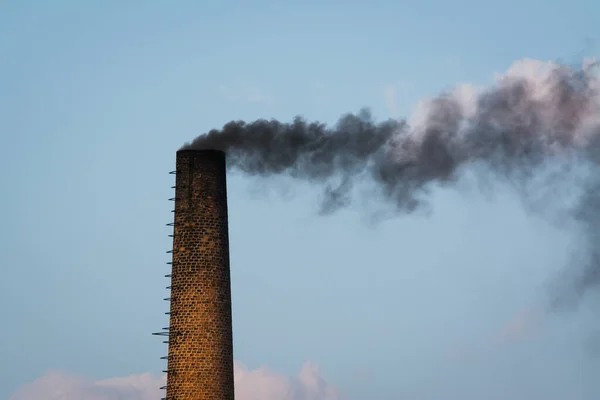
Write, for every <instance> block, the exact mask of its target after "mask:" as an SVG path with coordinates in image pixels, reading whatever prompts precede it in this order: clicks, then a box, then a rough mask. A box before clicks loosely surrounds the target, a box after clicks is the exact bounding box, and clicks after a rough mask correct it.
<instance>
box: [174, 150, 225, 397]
mask: <svg viewBox="0 0 600 400" xmlns="http://www.w3.org/2000/svg"><path fill="white" fill-rule="evenodd" d="M175 186H176V189H175V226H174V233H173V267H172V268H173V269H172V274H171V275H172V276H171V309H170V311H171V316H170V326H169V353H168V374H167V397H166V398H167V399H168V400H234V382H233V335H232V322H231V279H230V272H229V237H228V220H227V188H226V174H225V154H224V153H223V152H220V151H216V150H180V151H178V152H177V173H176V185H175Z"/></svg>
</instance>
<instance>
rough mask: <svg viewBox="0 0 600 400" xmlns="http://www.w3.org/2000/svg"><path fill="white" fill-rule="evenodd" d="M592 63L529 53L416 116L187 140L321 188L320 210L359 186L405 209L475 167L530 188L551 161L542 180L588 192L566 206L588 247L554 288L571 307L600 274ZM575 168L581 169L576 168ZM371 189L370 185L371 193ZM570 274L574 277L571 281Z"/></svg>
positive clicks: (231, 160) (231, 130)
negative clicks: (486, 83) (490, 80)
mask: <svg viewBox="0 0 600 400" xmlns="http://www.w3.org/2000/svg"><path fill="white" fill-rule="evenodd" d="M597 72H598V71H597V68H596V64H595V63H592V62H584V63H582V64H581V65H579V66H577V67H574V66H565V65H560V64H557V63H552V62H549V63H540V62H533V61H527V60H525V61H523V62H520V63H517V64H515V65H514V66H513V67H512V68H511V69H510V70H509V71H508V72H507V73H506V74H505V75H503V76H501V77H499V78H498V79H497V81H496V82H495V83H494V84H493V85H491V86H490V87H487V88H485V89H483V90H477V89H474V88H471V87H462V88H458V89H456V90H455V91H452V92H448V93H442V94H440V95H439V96H437V97H435V98H432V99H429V100H427V101H426V102H424V103H423V104H421V105H420V107H419V108H418V110H417V113H416V115H415V116H414V118H413V119H412V120H411V121H406V120H388V121H384V122H380V123H377V122H374V121H373V119H372V117H371V115H370V113H369V112H368V111H367V110H362V111H360V112H359V113H357V114H347V115H345V116H343V117H341V118H340V119H339V121H338V122H337V124H335V126H332V127H329V126H326V125H325V124H321V123H319V122H308V121H306V120H305V119H303V118H302V117H296V118H295V119H294V120H293V121H292V122H280V121H277V120H257V121H253V122H245V121H231V122H229V123H227V124H225V126H223V128H221V129H214V130H211V131H210V132H208V133H206V134H203V135H200V136H198V137H197V138H195V139H194V140H193V141H191V142H190V143H186V144H185V145H184V146H183V147H182V149H219V150H223V151H225V152H226V153H227V162H228V168H229V169H230V170H237V171H241V172H242V173H244V174H248V175H253V176H260V177H264V178H267V179H268V178H269V177H273V176H277V175H285V176H289V177H292V178H293V179H298V180H304V181H307V182H310V183H313V184H315V185H319V187H322V189H323V201H322V208H321V210H322V211H323V213H331V212H335V211H336V210H338V209H339V208H342V207H345V206H348V205H350V204H351V203H352V200H353V199H354V197H355V195H354V193H355V191H354V190H353V189H354V188H355V187H356V185H357V184H358V183H361V184H367V185H372V186H374V187H375V189H376V193H378V194H379V196H378V198H380V199H381V201H382V202H386V204H390V205H392V206H393V209H395V210H396V211H397V212H399V213H409V212H412V211H414V210H416V209H418V208H419V207H420V206H421V205H422V201H423V200H422V199H423V198H424V194H425V189H426V187H427V186H428V185H431V184H443V185H451V184H452V183H453V182H455V180H456V178H457V174H458V173H459V172H460V171H461V169H462V168H464V167H467V166H470V165H473V164H477V165H484V166H485V167H486V168H487V169H488V170H489V171H492V172H493V173H494V174H496V175H498V176H500V177H502V178H504V179H505V180H507V181H509V182H511V183H513V184H514V185H515V187H516V188H518V189H519V190H521V192H522V193H523V194H524V195H525V196H526V197H527V196H528V193H530V190H529V189H530V188H531V185H529V184H530V183H531V182H533V181H535V179H536V177H537V175H538V174H543V173H544V172H545V171H547V170H548V168H553V167H555V168H554V170H556V171H558V172H556V173H554V174H551V175H549V174H545V177H546V178H548V176H550V179H547V180H546V181H545V185H546V186H547V187H549V188H551V186H552V185H554V184H558V183H561V184H562V185H564V184H565V181H566V180H568V179H571V178H572V177H573V176H574V175H573V174H575V172H574V171H575V170H577V171H581V170H582V168H583V169H585V170H586V171H588V173H587V174H586V179H585V180H584V181H582V180H581V179H578V180H577V181H576V182H575V181H574V182H573V185H574V186H575V185H577V188H575V187H574V188H573V189H577V190H578V191H579V192H581V193H582V195H581V196H580V197H579V198H578V199H577V201H576V204H575V205H574V206H573V207H572V209H571V210H570V214H571V216H572V217H573V218H575V219H576V220H577V221H578V222H579V223H581V224H582V225H583V226H584V230H585V232H586V235H585V239H586V240H587V241H588V246H587V249H588V251H587V254H585V256H582V255H581V254H580V255H579V256H578V259H577V262H574V263H572V264H571V265H570V266H569V269H570V270H571V273H570V274H569V277H570V278H569V279H568V280H566V281H565V282H562V284H561V285H560V287H557V288H554V289H553V295H552V300H551V301H550V302H549V305H548V307H549V308H550V309H561V308H565V307H571V306H573V305H576V304H577V302H578V301H579V299H580V298H581V297H582V296H583V295H584V293H586V291H587V290H588V289H590V288H592V287H595V286H598V284H599V283H600V250H598V249H597V248H598V246H596V244H597V243H599V239H600V228H599V227H600V210H599V207H598V204H600V180H599V179H598V178H597V177H598V176H600V175H599V174H597V172H598V171H600V163H599V162H600V75H599V74H598V73H597ZM578 177H580V176H579V175H578ZM369 193H370V195H371V196H373V193H374V192H373V191H370V192H369ZM567 281H568V282H567Z"/></svg>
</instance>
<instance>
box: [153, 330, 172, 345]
mask: <svg viewBox="0 0 600 400" xmlns="http://www.w3.org/2000/svg"><path fill="white" fill-rule="evenodd" d="M152 335H153V336H169V332H154V333H153V334H152ZM163 343H168V342H163Z"/></svg>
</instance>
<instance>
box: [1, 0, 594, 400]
mask: <svg viewBox="0 0 600 400" xmlns="http://www.w3.org/2000/svg"><path fill="white" fill-rule="evenodd" d="M598 16H600V3H598V2H595V1H592V0H585V1H584V0H574V1H569V2H566V1H563V2H560V1H549V0H546V1H542V0H524V1H519V2H516V1H505V2H481V1H474V0H473V1H471V0H469V1H454V2H443V1H439V0H437V1H420V2H416V1H415V2H393V1H371V2H369V3H366V2H356V1H344V2H341V1H329V2H314V1H307V2H297V3H292V2H271V1H255V2H242V1H222V2H192V1H183V0H182V1H178V2H161V1H154V2H142V1H129V2H117V1H103V2H100V1H87V2H76V1H59V0H56V1H52V2H42V1H12V2H11V1H4V2H0V168H1V170H2V173H1V174H0V184H1V185H2V187H3V188H4V196H3V198H2V200H1V201H2V206H3V207H2V208H3V210H4V211H5V212H4V218H3V224H2V225H3V226H2V229H1V230H0V232H1V233H0V235H1V236H0V242H1V243H2V244H3V246H2V251H1V252H0V263H1V264H2V265H3V267H4V270H3V279H1V280H0V315H1V316H2V322H3V329H1V330H0V343H2V345H0V359H1V360H2V365H3V366H2V367H0V368H1V369H0V372H1V373H0V398H6V397H7V396H8V395H10V393H13V392H14V391H15V390H16V389H17V388H18V387H19V386H21V385H22V384H23V383H24V382H26V381H31V380H34V379H36V378H37V377H39V376H41V375H42V374H44V373H45V371H47V370H49V369H60V370H65V371H70V372H73V373H75V374H80V375H84V376H90V377H95V378H99V379H102V378H107V377H112V376H126V375H129V374H136V373H141V372H148V371H150V372H156V373H158V372H159V371H160V370H162V369H163V366H164V365H163V362H162V361H161V360H159V357H160V356H162V355H164V354H165V353H166V348H165V347H163V345H162V344H161V343H160V340H158V339H157V338H155V337H152V336H150V333H151V332H155V331H158V330H160V328H161V327H163V326H167V323H168V322H167V319H166V316H165V315H164V312H165V311H167V304H166V303H165V302H163V301H162V298H163V297H166V296H165V294H166V291H165V289H164V287H165V286H167V282H166V279H164V278H163V275H164V274H166V273H167V268H166V265H165V264H164V263H165V262H166V261H168V258H167V254H165V251H166V250H167V249H168V248H169V246H170V242H169V238H168V237H167V235H168V233H169V230H168V228H167V227H166V226H165V224H166V223H167V222H169V220H170V218H171V216H172V214H171V212H170V209H171V208H170V207H171V204H169V202H168V201H167V199H168V198H169V197H172V191H171V189H170V186H171V185H172V184H173V183H172V182H173V180H172V176H170V175H168V174H167V172H168V171H170V170H172V169H173V168H174V167H173V166H174V161H175V151H176V150H177V148H178V147H179V146H180V145H181V144H183V142H185V141H187V140H191V139H192V138H193V137H194V136H196V135H198V134H200V133H203V132H205V131H207V130H208V129H211V128H213V127H219V126H221V125H222V124H223V123H225V122H227V121H229V120H231V119H254V118H260V117H267V118H270V117H274V118H280V119H291V118H292V117H293V116H295V115H297V114H302V115H304V116H306V117H307V118H309V119H318V120H321V121H324V122H328V123H332V122H334V121H335V120H336V119H337V117H338V116H339V115H340V114H342V113H345V112H350V111H357V110H358V109H359V108H360V107H363V106H368V107H370V108H371V109H372V110H373V113H374V115H375V116H376V117H377V118H379V119H382V118H388V117H391V116H401V115H407V114H409V113H410V111H411V109H412V107H413V106H414V105H415V104H416V102H417V101H418V100H419V99H420V98H422V97H424V96H428V95H433V94H435V93H437V92H439V91H440V90H444V89H447V88H450V87H451V86H452V85H454V84H455V83H458V82H471V83H476V84H484V83H486V82H490V81H491V78H492V76H493V74H494V73H495V72H502V71H504V70H506V68H508V67H509V66H510V65H511V64H512V62H514V61H516V60H519V59H522V58H525V57H529V58H535V59H540V60H556V59H565V60H571V59H574V61H578V58H580V57H581V56H582V55H584V54H585V55H593V54H594V53H597V49H598V48H597V43H598V40H600V33H599V31H598V27H597V20H598ZM390 94H393V97H394V102H391V101H390ZM392 103H394V104H392ZM229 186H230V187H229V191H230V222H231V228H230V231H231V255H232V279H233V291H234V294H233V301H234V319H235V321H234V341H235V357H236V359H238V360H241V361H242V362H244V363H245V364H246V365H248V366H251V367H257V366H260V365H263V364H264V365H268V366H269V367H270V368H272V369H273V370H276V371H280V372H281V373H283V374H287V375H292V374H295V373H296V371H297V370H298V369H299V368H300V367H301V365H302V364H303V363H304V361H306V360H312V361H314V362H317V363H318V364H320V365H321V366H322V368H323V371H324V372H323V373H324V374H325V376H326V377H327V379H328V381H331V382H333V383H335V385H336V386H338V387H340V388H341V389H342V390H343V391H344V392H347V393H350V394H353V395H355V396H356V398H370V397H369V393H371V394H372V393H373V392H376V393H377V394H378V396H379V398H393V397H394V395H397V394H398V393H400V392H402V390H405V391H406V393H410V390H412V389H411V388H412V386H411V385H415V383H414V382H425V381H427V380H428V379H433V378H431V377H432V376H433V375H435V374H438V373H439V374H441V373H442V372H440V371H443V367H442V366H443V365H444V362H443V361H440V360H438V359H437V358H436V357H438V356H437V355H439V354H441V353H442V352H443V351H445V350H444V349H446V348H452V347H453V346H459V347H460V346H466V345H467V344H468V343H470V342H471V341H477V340H478V338H483V339H482V340H485V338H486V337H487V336H486V335H489V334H492V333H493V332H492V331H494V330H495V329H496V328H497V327H498V326H499V325H500V326H501V325H502V324H503V323H505V322H506V321H508V320H510V319H511V317H512V316H513V315H514V314H515V313H516V312H518V311H519V310H520V308H521V307H522V306H523V304H526V303H527V302H529V301H531V300H532V298H530V297H531V290H530V289H531V287H533V286H535V284H536V282H538V281H537V280H536V279H537V278H535V279H534V278H532V277H534V276H535V277H537V276H538V275H536V272H535V271H538V269H540V268H541V269H540V271H541V270H544V271H546V270H545V269H543V268H550V267H548V266H549V265H550V266H551V265H555V264H556V265H558V263H560V262H561V260H563V259H564V258H565V257H566V256H567V254H568V253H569V251H570V250H569V249H570V248H571V247H570V246H572V242H573V241H575V239H576V235H574V234H573V233H572V232H564V231H562V230H559V229H557V228H555V227H552V226H550V225H548V224H547V223H546V222H544V221H541V220H538V219H535V218H533V217H531V216H528V215H527V214H526V213H525V212H524V211H523V209H522V207H521V206H520V203H519V202H518V201H517V200H516V199H515V198H514V197H513V196H511V194H510V193H509V192H507V191H503V189H502V188H500V189H499V190H498V193H497V195H496V196H495V197H494V198H493V199H492V200H486V199H485V198H484V197H482V196H481V195H479V194H478V193H476V192H473V191H470V192H469V191H468V193H466V192H461V191H456V190H437V191H435V193H434V194H432V197H431V202H432V205H433V206H434V207H433V209H434V212H433V214H432V215H431V216H429V217H424V216H420V215H417V216H410V217H406V218H398V219H394V220H390V221H386V222H385V223H383V224H381V225H379V226H369V225H368V224H366V223H365V222H364V221H363V220H362V219H361V216H360V212H359V210H355V209H350V210H346V211H343V212H341V213H339V214H337V215H334V216H332V217H327V218H321V217H318V216H317V215H316V214H315V210H316V208H317V205H318V199H317V197H316V196H317V194H316V192H315V191H314V190H313V189H311V188H309V187H306V186H290V187H288V189H289V190H288V191H287V192H285V193H279V192H278V190H276V189H273V186H269V185H268V184H267V185H266V189H265V182H262V181H258V180H254V179H249V178H246V177H243V176H239V175H233V176H232V177H231V179H230V182H229ZM263 189H264V190H263ZM265 190H266V191H265ZM499 243H502V246H499ZM507 248H508V249H510V251H506V249H507ZM549 248H550V249H552V251H551V252H549V251H547V249H549ZM561 257H562V258H561ZM482 264H484V265H486V267H485V268H486V269H485V271H486V272H474V271H481V268H483V267H481V265H482ZM507 265H510V266H511V268H507V267H506V266H507ZM521 265H528V266H530V267H531V268H532V271H533V272H531V274H530V275H528V277H529V278H527V279H521V278H522V277H521V275H520V273H518V272H516V271H518V270H519V268H521V267H520V266H521ZM542 265H543V268H542ZM449 266H452V267H453V268H455V269H453V268H449ZM517 266H519V267H517ZM536 266H539V268H538V269H536ZM523 268H524V267H523ZM534 270H535V271H534ZM461 271H462V272H461ZM538 272H539V271H538ZM461 274H464V276H462V275H461ZM470 274H475V276H478V277H479V278H478V279H480V280H476V279H475V278H473V279H475V280H470V279H469V278H468V277H467V276H468V275H470ZM486 274H489V275H486ZM539 274H542V272H539ZM484 275H485V277H484ZM542 275H543V274H542ZM440 276H442V277H445V278H444V279H441V278H440ZM461 276H462V278H461ZM530 278H531V279H530ZM441 282H445V283H444V284H442V283H441ZM482 282H484V283H485V282H487V284H489V287H487V286H485V284H484V283H482ZM491 282H503V284H505V285H504V286H502V285H500V286H497V285H499V284H497V285H496V284H492V283H491ZM507 285H508V286H507ZM511 285H513V286H514V291H513V292H514V293H518V295H514V296H512V295H511V296H506V293H507V292H506V290H507V289H506V288H507V287H513V286H511ZM527 285H529V286H527ZM438 286H439V287H438ZM482 288H486V289H485V290H484V289H482ZM513 292H511V293H513ZM507 297H509V298H507ZM490 310H493V312H489V311H490ZM444 318H446V319H447V321H445V320H444ZM473 320H477V321H478V323H474V322H473V323H472V325H469V322H468V321H473ZM452 321H461V324H460V326H462V327H464V326H466V325H469V326H470V328H469V329H460V328H458V327H456V326H458V325H456V326H455V322H452ZM498 324H499V325H498ZM581 324H584V323H583V322H582V323H581ZM584 325H585V324H584ZM577 326H579V325H577ZM424 327H427V328H426V329H425V328H424ZM453 327H454V328H453ZM565 329H566V328H565ZM582 329H583V328H582ZM425 331H427V332H426V333H424V332H425ZM441 331H444V333H445V335H443V336H444V337H443V338H442V337H441V336H442V335H441ZM559 331H560V329H559ZM469 335H472V337H470V336H469ZM556 335H559V334H558V333H557V334H556ZM561 337H562V336H561ZM548 340H551V339H548ZM544 343H550V342H544ZM540 346H542V345H541V344H540ZM565 348H566V347H565ZM515 351H517V350H515ZM530 351H533V350H530ZM519 352H520V353H518V354H519V357H523V359H527V356H526V355H524V354H527V353H526V351H524V350H523V352H521V350H519ZM517 358H518V357H517ZM517 358H516V359H517ZM499 363H500V364H502V362H500V361H499ZM506 363H508V361H507V362H506ZM432 365H436V366H438V368H437V369H436V368H433V367H432ZM502 365H503V368H508V367H506V365H508V364H506V365H505V364H502ZM578 365H579V364H578ZM498 368H500V367H498ZM438 370H439V371H438ZM557 373H558V372H557ZM432 374H433V375H432ZM565 379H566V378H565ZM403 393H404V392H403ZM365 396H366V397H365Z"/></svg>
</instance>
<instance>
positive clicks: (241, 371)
mask: <svg viewBox="0 0 600 400" xmlns="http://www.w3.org/2000/svg"><path fill="white" fill-rule="evenodd" d="M164 384H165V377H164V376H154V375H152V374H149V373H147V374H141V375H131V376H126V377H121V378H111V379H104V380H94V379H86V378H82V377H77V376H74V375H71V374H69V373H65V372H59V371H51V372H48V373H47V374H45V375H44V376H42V377H41V378H39V379H37V380H36V381H34V382H31V383H28V384H26V385H24V386H22V387H21V388H20V389H19V390H18V391H17V392H16V393H15V394H13V395H12V396H11V397H10V398H9V400H157V399H160V398H161V397H164V391H163V390H160V387H161V386H163V385H164ZM235 391H236V393H235V396H236V400H340V399H341V396H340V394H339V392H338V391H337V390H336V389H335V388H333V387H332V386H331V385H329V384H328V383H327V382H326V381H325V380H324V379H323V377H322V376H321V374H320V372H319V369H318V368H317V367H316V366H315V365H314V364H312V363H306V364H305V365H304V367H303V368H302V370H301V371H300V373H299V374H298V376H296V377H293V378H286V377H284V376H282V375H280V374H277V373H275V372H273V371H270V370H269V369H267V368H264V367H261V368H258V369H254V370H251V369H248V368H247V367H246V366H244V365H243V364H241V363H239V362H236V364H235Z"/></svg>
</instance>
